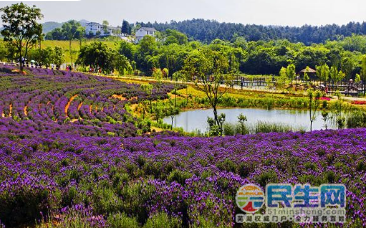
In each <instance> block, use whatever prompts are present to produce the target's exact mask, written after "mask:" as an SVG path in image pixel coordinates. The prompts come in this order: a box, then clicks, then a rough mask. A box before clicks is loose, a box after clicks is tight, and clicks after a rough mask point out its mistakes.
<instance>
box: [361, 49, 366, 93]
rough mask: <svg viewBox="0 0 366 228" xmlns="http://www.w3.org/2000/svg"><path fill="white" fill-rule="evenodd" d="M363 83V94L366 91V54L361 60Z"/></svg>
mask: <svg viewBox="0 0 366 228" xmlns="http://www.w3.org/2000/svg"><path fill="white" fill-rule="evenodd" d="M360 76H361V80H362V84H363V95H365V93H366V86H365V85H366V55H364V56H362V60H361V72H360Z"/></svg>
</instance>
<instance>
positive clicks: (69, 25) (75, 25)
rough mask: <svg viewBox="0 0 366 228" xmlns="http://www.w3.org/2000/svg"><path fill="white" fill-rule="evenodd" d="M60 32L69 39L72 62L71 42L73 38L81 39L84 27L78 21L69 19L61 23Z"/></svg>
mask: <svg viewBox="0 0 366 228" xmlns="http://www.w3.org/2000/svg"><path fill="white" fill-rule="evenodd" d="M62 33H63V35H64V37H66V38H67V40H68V41H69V52H70V60H71V63H73V59H72V48H71V42H72V41H73V40H75V39H78V40H81V39H82V38H83V36H84V34H85V28H84V27H82V26H81V24H80V23H79V22H77V21H75V20H71V21H68V22H66V23H64V24H63V25H62ZM80 49H81V47H80Z"/></svg>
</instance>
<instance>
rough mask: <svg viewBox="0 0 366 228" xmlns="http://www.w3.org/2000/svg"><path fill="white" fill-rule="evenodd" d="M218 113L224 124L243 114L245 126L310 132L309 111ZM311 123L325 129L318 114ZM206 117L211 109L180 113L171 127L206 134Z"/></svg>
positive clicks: (226, 111) (222, 110)
mask: <svg viewBox="0 0 366 228" xmlns="http://www.w3.org/2000/svg"><path fill="white" fill-rule="evenodd" d="M218 113H219V114H221V113H225V114H226V121H225V122H226V123H234V124H235V123H238V116H239V115H240V114H243V115H245V116H246V117H247V120H248V121H247V122H246V123H247V124H249V125H250V124H251V125H254V124H255V123H257V122H258V121H262V122H269V123H282V124H286V125H290V126H292V127H293V129H300V128H301V129H304V130H307V131H309V130H310V120H309V119H310V117H309V111H304V110H278V109H277V110H276V109H274V110H265V109H254V108H232V109H219V110H218ZM316 116H317V117H316V119H315V121H314V122H313V130H320V129H325V127H324V121H323V120H322V116H321V113H320V112H317V115H316ZM207 117H213V111H212V109H204V110H202V109H200V110H190V111H186V112H181V113H179V114H178V115H176V116H174V118H173V127H181V128H183V129H184V131H186V132H193V131H195V130H199V131H200V132H206V131H207V128H208V124H207ZM164 122H165V123H168V124H172V119H171V117H165V118H164ZM335 128H336V126H335V125H334V124H331V123H328V129H335Z"/></svg>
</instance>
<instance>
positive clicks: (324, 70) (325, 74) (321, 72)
mask: <svg viewBox="0 0 366 228" xmlns="http://www.w3.org/2000/svg"><path fill="white" fill-rule="evenodd" d="M316 74H317V76H318V78H319V80H320V81H323V82H324V85H326V84H327V81H328V80H329V66H328V65H327V64H326V63H325V64H323V65H321V66H316Z"/></svg>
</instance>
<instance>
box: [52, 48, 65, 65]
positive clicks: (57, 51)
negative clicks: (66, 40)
mask: <svg viewBox="0 0 366 228" xmlns="http://www.w3.org/2000/svg"><path fill="white" fill-rule="evenodd" d="M64 61H65V58H64V53H63V50H62V48H60V47H57V46H56V47H55V48H54V51H53V55H52V62H53V63H54V64H55V65H56V68H59V67H60V66H61V65H62V64H63V63H64Z"/></svg>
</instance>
